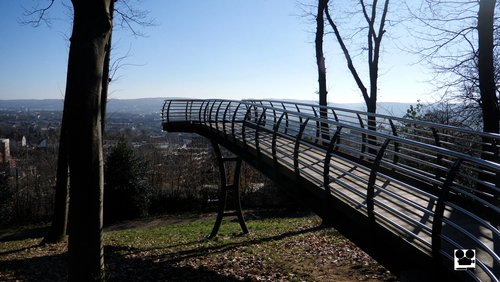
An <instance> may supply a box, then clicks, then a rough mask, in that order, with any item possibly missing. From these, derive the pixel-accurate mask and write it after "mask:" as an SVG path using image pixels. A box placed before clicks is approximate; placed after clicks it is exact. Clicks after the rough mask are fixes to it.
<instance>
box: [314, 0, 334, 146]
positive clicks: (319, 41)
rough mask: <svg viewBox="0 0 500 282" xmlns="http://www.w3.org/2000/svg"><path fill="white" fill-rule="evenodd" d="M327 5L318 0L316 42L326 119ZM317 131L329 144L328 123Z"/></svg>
mask: <svg viewBox="0 0 500 282" xmlns="http://www.w3.org/2000/svg"><path fill="white" fill-rule="evenodd" d="M327 5H328V0H318V12H317V15H316V39H315V41H314V44H315V49H316V64H317V66H318V84H319V92H318V94H319V105H320V110H319V114H320V117H322V118H325V119H326V118H328V110H327V109H326V106H327V94H328V91H327V89H326V66H325V57H324V54H323V36H324V33H325V19H324V13H325V9H326V8H327ZM317 129H318V131H319V132H318V134H317V137H320V136H321V138H322V139H323V142H324V143H325V142H327V141H328V140H329V139H330V138H329V134H328V123H325V122H321V124H320V125H319V126H318V128H317Z"/></svg>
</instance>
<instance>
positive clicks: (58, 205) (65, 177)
mask: <svg viewBox="0 0 500 282" xmlns="http://www.w3.org/2000/svg"><path fill="white" fill-rule="evenodd" d="M130 1H131V0H121V1H118V5H116V6H115V2H117V0H113V1H111V2H110V5H111V7H110V9H109V10H110V19H111V21H112V22H113V15H114V13H115V12H116V13H117V14H118V15H119V20H118V23H119V24H118V25H119V26H121V27H124V28H127V29H129V30H130V31H131V32H132V34H133V35H134V36H142V35H143V33H141V31H140V30H139V29H137V27H136V26H138V25H140V26H142V27H146V26H151V25H154V20H152V19H150V18H149V17H148V13H149V12H148V11H146V10H138V9H135V8H134V7H133V5H131V4H130ZM54 2H55V0H49V1H48V3H47V4H46V5H45V6H36V7H33V8H31V9H30V10H28V9H26V10H25V13H24V17H25V20H24V21H23V22H22V23H23V24H29V25H32V26H34V27H38V26H39V25H40V24H42V23H45V24H47V25H49V24H50V20H49V18H48V16H47V14H48V11H49V10H50V8H51V7H52V6H53V5H54ZM68 8H69V9H71V7H68ZM108 41H109V42H108V43H107V45H106V48H107V50H106V52H105V58H104V66H103V78H102V90H101V102H100V108H101V131H102V136H104V127H105V117H106V104H107V99H108V85H109V83H110V81H111V78H112V76H113V75H114V74H115V73H116V71H117V69H118V68H120V66H122V61H123V59H124V57H120V58H118V59H117V60H116V61H115V63H113V64H111V63H110V60H111V43H112V37H111V35H110V36H109V39H108ZM65 103H66V101H65ZM68 108H69V107H66V106H65V107H64V110H63V119H62V124H61V137H60V141H59V153H58V166H57V177H56V185H55V189H56V196H55V207H54V214H53V219H52V224H51V227H50V229H49V232H48V233H47V235H46V236H45V238H44V239H43V241H42V244H45V243H55V242H59V241H62V240H63V239H65V238H66V234H67V224H68V210H69V193H70V192H69V167H68V156H67V152H66V147H67V146H66V143H67V142H68V141H67V137H66V135H67V134H68V133H67V131H68V125H67V123H68V118H67V116H68V110H67V109H68Z"/></svg>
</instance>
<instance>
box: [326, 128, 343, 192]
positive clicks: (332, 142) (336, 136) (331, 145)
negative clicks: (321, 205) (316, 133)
mask: <svg viewBox="0 0 500 282" xmlns="http://www.w3.org/2000/svg"><path fill="white" fill-rule="evenodd" d="M341 130H342V126H339V127H337V130H335V133H334V134H333V136H332V139H330V143H328V148H327V149H326V155H325V165H324V167H323V185H324V186H325V191H326V192H327V195H330V162H331V160H332V153H333V149H334V148H335V144H337V143H338V139H339V137H340V131H341Z"/></svg>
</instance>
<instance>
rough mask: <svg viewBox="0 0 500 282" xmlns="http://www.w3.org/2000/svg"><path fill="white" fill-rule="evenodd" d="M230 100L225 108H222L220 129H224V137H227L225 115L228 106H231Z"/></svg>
mask: <svg viewBox="0 0 500 282" xmlns="http://www.w3.org/2000/svg"><path fill="white" fill-rule="evenodd" d="M231 102H232V101H229V103H227V105H226V109H225V110H224V115H223V116H222V131H224V138H227V132H226V117H227V111H228V110H229V107H230V106H231Z"/></svg>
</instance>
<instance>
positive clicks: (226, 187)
mask: <svg viewBox="0 0 500 282" xmlns="http://www.w3.org/2000/svg"><path fill="white" fill-rule="evenodd" d="M211 142H212V146H213V148H214V151H215V156H216V157H217V163H218V165H219V174H220V189H219V207H218V211H217V219H216V220H215V224H214V227H213V229H212V232H211V233H210V235H209V236H208V238H209V239H212V238H213V237H215V236H216V235H217V233H218V232H219V228H220V226H221V224H222V219H223V218H224V217H225V216H236V217H237V218H238V222H239V223H240V227H241V231H242V232H243V234H247V233H248V228H247V225H246V223H245V219H244V218H243V213H242V211H241V200H240V171H241V158H240V157H238V156H234V157H223V156H222V152H221V150H220V147H219V144H217V143H216V142H215V141H213V140H211ZM226 163H234V171H232V173H233V175H232V176H233V177H232V184H228V183H227V182H228V179H227V176H228V173H230V171H228V170H227V169H226V165H225V164H226ZM229 195H231V196H232V200H233V205H234V211H232V212H226V207H227V200H228V199H227V198H228V196H229Z"/></svg>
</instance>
